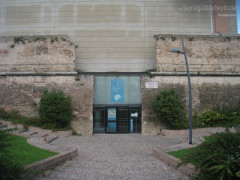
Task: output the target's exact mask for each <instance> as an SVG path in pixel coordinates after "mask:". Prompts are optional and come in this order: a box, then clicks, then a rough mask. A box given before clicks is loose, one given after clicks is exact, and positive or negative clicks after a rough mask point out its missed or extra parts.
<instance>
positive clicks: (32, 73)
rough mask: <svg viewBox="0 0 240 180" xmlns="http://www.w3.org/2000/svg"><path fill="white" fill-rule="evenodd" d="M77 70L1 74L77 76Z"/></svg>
mask: <svg viewBox="0 0 240 180" xmlns="http://www.w3.org/2000/svg"><path fill="white" fill-rule="evenodd" d="M75 75H77V72H41V73H39V72H0V76H75Z"/></svg>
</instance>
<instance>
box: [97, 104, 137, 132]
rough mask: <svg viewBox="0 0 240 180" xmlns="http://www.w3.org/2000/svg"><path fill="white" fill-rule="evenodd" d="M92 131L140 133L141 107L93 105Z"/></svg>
mask: <svg viewBox="0 0 240 180" xmlns="http://www.w3.org/2000/svg"><path fill="white" fill-rule="evenodd" d="M93 131H94V133H141V107H131V106H119V107H117V106H104V107H94V128H93Z"/></svg>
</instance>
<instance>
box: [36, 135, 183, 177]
mask: <svg viewBox="0 0 240 180" xmlns="http://www.w3.org/2000/svg"><path fill="white" fill-rule="evenodd" d="M184 141H186V140H185V139H184V138H182V139H181V138H167V137H163V136H142V135H121V134H114V135H94V136H87V137H83V136H71V137H68V138H63V139H57V140H55V141H54V142H52V144H54V145H57V146H69V147H77V148H78V157H76V158H75V159H73V160H72V161H68V162H65V163H64V164H62V165H61V166H58V167H56V168H55V169H53V170H51V171H47V172H46V173H45V175H43V176H42V177H38V178H36V179H38V180H54V179H58V180H85V179H86V180H96V179H99V180H100V179H103V180H110V179H114V180H115V179H136V180H141V179H144V180H146V179H149V180H150V179H151V180H155V179H156V180H168V179H169V180H177V179H187V178H186V177H184V176H182V175H181V174H180V173H179V172H178V171H176V170H174V169H172V168H171V167H169V166H167V165H166V164H164V163H162V162H161V161H159V160H158V159H157V158H156V157H154V156H153V155H152V150H153V148H164V147H165V148H166V147H169V146H173V145H177V144H181V143H183V142H184Z"/></svg>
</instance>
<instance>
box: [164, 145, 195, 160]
mask: <svg viewBox="0 0 240 180" xmlns="http://www.w3.org/2000/svg"><path fill="white" fill-rule="evenodd" d="M192 149H193V148H187V149H180V150H177V151H171V152H168V154H170V155H172V156H174V157H176V158H179V159H181V160H183V158H184V157H185V156H186V155H188V154H189V152H190V151H191V150H192Z"/></svg>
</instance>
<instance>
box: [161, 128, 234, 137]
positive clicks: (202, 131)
mask: <svg viewBox="0 0 240 180" xmlns="http://www.w3.org/2000/svg"><path fill="white" fill-rule="evenodd" d="M224 131H225V128H223V127H209V128H198V129H193V130H192V133H193V135H194V137H199V136H200V137H201V136H210V135H211V134H214V133H217V132H224ZM230 131H231V132H235V130H234V128H230ZM160 135H162V136H167V137H188V135H189V130H188V129H184V130H168V129H161V131H160Z"/></svg>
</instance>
